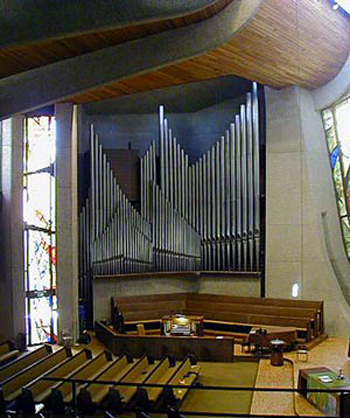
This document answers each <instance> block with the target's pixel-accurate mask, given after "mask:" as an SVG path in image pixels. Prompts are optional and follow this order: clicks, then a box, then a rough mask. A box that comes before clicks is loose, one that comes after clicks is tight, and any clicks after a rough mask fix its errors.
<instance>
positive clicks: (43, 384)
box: [21, 349, 92, 414]
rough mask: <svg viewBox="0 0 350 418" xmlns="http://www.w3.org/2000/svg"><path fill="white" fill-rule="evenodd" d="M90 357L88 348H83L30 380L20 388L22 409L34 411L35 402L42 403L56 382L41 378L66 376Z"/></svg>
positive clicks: (29, 411)
mask: <svg viewBox="0 0 350 418" xmlns="http://www.w3.org/2000/svg"><path fill="white" fill-rule="evenodd" d="M91 358H92V353H91V351H90V350H87V349H84V350H81V351H80V352H79V353H77V354H75V355H74V356H72V357H68V358H67V359H65V360H64V361H63V362H61V363H59V364H58V365H57V366H55V367H54V368H52V369H50V370H49V371H48V372H46V373H44V374H42V375H41V376H39V377H38V378H37V379H35V380H33V381H31V382H30V383H28V384H27V385H25V386H23V388H22V398H21V404H22V408H21V409H22V410H23V411H24V412H25V413H27V414H34V413H35V404H40V403H43V402H44V401H45V400H46V398H48V396H49V395H50V392H51V388H52V387H53V386H54V385H55V383H56V382H53V381H50V380H43V378H45V377H61V378H67V377H68V376H69V375H70V374H71V373H72V372H73V371H75V370H76V369H77V368H78V367H80V366H82V365H84V364H86V362H87V361H88V360H90V359H91Z"/></svg>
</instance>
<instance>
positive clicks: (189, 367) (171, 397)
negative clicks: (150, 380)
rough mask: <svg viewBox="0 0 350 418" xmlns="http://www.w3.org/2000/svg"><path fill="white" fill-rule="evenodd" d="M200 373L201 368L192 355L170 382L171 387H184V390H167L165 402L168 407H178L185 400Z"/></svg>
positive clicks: (177, 370) (185, 360)
mask: <svg viewBox="0 0 350 418" xmlns="http://www.w3.org/2000/svg"><path fill="white" fill-rule="evenodd" d="M199 371H200V366H199V365H198V364H197V361H196V359H195V358H194V357H193V356H191V355H189V356H187V357H186V358H185V359H184V360H183V362H182V363H181V364H180V366H179V367H178V368H177V369H176V371H175V372H174V374H173V375H172V376H171V378H170V379H169V381H168V384H169V385H183V386H184V388H183V389H178V388H169V387H168V388H165V390H164V402H165V405H166V406H168V405H177V404H179V403H180V402H182V401H183V400H184V398H185V396H186V395H187V393H188V391H189V387H190V386H191V385H192V384H193V383H194V382H195V380H196V379H197V378H198V375H199Z"/></svg>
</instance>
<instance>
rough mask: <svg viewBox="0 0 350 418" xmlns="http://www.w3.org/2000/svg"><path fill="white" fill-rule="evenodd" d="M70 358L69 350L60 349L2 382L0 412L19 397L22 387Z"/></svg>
mask: <svg viewBox="0 0 350 418" xmlns="http://www.w3.org/2000/svg"><path fill="white" fill-rule="evenodd" d="M71 356H72V351H71V349H70V348H66V347H65V348H61V349H59V350H57V351H55V352H54V353H52V354H50V355H48V356H46V357H44V358H42V359H41V360H39V361H37V362H36V363H34V364H32V365H30V366H28V367H26V368H24V369H22V370H21V371H19V372H18V373H16V374H14V375H13V376H11V377H9V378H8V379H6V380H4V381H3V382H2V383H1V387H0V412H3V411H5V409H6V403H10V402H12V401H14V400H15V399H16V398H17V397H18V396H20V394H21V392H22V386H25V385H27V384H28V383H29V382H31V381H33V380H34V379H36V378H37V377H39V376H41V375H42V374H43V373H45V372H47V371H48V370H50V369H52V368H53V367H55V366H56V365H57V364H58V363H61V362H62V361H64V360H65V359H66V358H67V357H71Z"/></svg>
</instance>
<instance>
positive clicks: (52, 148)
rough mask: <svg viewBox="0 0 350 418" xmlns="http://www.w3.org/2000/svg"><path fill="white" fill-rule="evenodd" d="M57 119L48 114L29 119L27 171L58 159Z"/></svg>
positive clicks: (34, 169) (48, 164) (46, 165)
mask: <svg viewBox="0 0 350 418" xmlns="http://www.w3.org/2000/svg"><path fill="white" fill-rule="evenodd" d="M55 131H56V125H55V119H54V118H52V117H48V116H43V117H40V118H39V117H37V118H28V119H27V141H26V144H25V146H26V149H25V156H26V161H25V166H26V171H27V172H29V173H30V172H33V171H37V170H39V169H41V168H44V167H48V166H50V165H51V163H53V162H54V161H55V159H56V134H55Z"/></svg>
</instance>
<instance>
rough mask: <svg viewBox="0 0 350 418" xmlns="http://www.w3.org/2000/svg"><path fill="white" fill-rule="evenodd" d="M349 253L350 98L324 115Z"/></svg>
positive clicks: (346, 247)
mask: <svg viewBox="0 0 350 418" xmlns="http://www.w3.org/2000/svg"><path fill="white" fill-rule="evenodd" d="M322 119H323V126H324V129H325V132H326V139H327V146H328V152H329V160H330V165H331V169H332V176H333V182H334V188H335V194H336V198H337V204H338V212H339V217H340V224H341V229H342V234H343V240H344V245H345V250H346V253H347V255H348V258H349V259H350V98H347V99H344V100H343V101H341V102H340V103H337V104H336V105H334V106H332V107H331V108H329V109H326V110H324V111H323V112H322Z"/></svg>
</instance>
